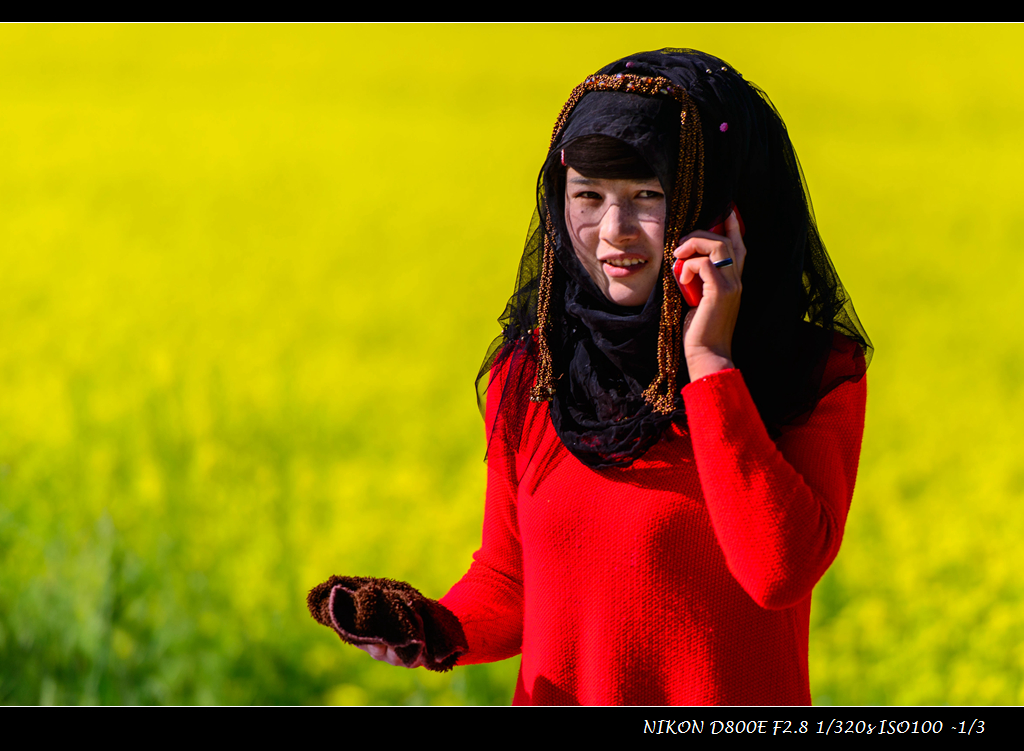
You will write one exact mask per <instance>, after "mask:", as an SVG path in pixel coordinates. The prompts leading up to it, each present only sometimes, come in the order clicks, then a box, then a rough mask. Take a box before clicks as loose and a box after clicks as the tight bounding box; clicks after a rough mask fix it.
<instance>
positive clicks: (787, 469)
mask: <svg viewBox="0 0 1024 751" xmlns="http://www.w3.org/2000/svg"><path fill="white" fill-rule="evenodd" d="M866 394H867V386H866V379H865V378H863V377H861V378H860V379H859V380H857V381H852V382H846V383H844V384H842V385H840V386H839V387H837V388H835V389H834V390H833V391H831V392H830V393H829V394H827V395H826V396H825V397H824V398H823V399H821V401H820V402H819V403H818V405H817V407H815V409H814V411H813V412H812V413H811V416H810V418H809V419H808V421H807V422H806V423H805V424H803V425H798V426H793V427H791V428H789V429H787V430H785V431H784V433H783V435H782V436H781V437H780V438H779V439H778V442H777V443H776V442H774V441H772V439H771V438H770V437H769V435H768V432H767V431H766V430H765V427H764V424H763V423H762V421H761V418H760V416H759V415H758V412H757V408H756V407H755V406H754V402H753V400H752V399H751V397H750V392H749V391H748V390H747V386H746V384H745V383H744V381H743V376H742V375H741V374H740V371H738V370H724V371H721V372H719V373H715V374H713V375H710V376H708V377H707V378H702V379H701V380H699V381H697V382H696V383H691V384H689V385H687V386H686V387H685V388H684V389H683V398H684V401H685V403H686V415H687V421H688V423H689V427H690V434H691V437H692V440H693V451H694V456H695V458H696V463H697V470H698V472H699V473H700V483H701V488H702V490H703V492H704V498H705V501H706V503H707V507H708V512H709V514H710V516H711V522H712V524H713V526H714V529H715V535H716V536H717V538H718V543H719V545H720V546H721V548H722V551H723V553H724V554H725V560H726V563H727V565H728V566H729V570H730V571H731V572H732V575H733V576H734V577H736V580H737V581H738V582H739V583H740V585H741V586H742V587H743V589H744V590H745V591H746V592H747V594H749V595H750V596H751V597H752V598H753V599H754V601H755V602H757V604H758V605H760V606H761V607H764V608H770V609H781V608H787V607H791V606H793V605H795V604H797V603H798V602H800V601H802V600H803V599H804V598H806V597H807V596H808V595H810V593H811V589H812V588H813V587H814V585H815V584H816V583H817V582H818V580H819V579H820V578H821V576H822V574H824V573H825V571H826V569H828V567H829V565H830V564H831V563H832V561H833V559H834V558H835V557H836V554H837V553H838V552H839V545H840V543H841V542H842V539H843V528H844V526H845V524H846V515H847V512H848V510H849V507H850V500H851V498H852V497H853V486H854V482H855V480H856V478H857V463H858V461H859V459H860V446H861V437H862V435H863V432H864V405H865V399H866Z"/></svg>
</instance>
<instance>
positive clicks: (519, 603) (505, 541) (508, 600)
mask: <svg viewBox="0 0 1024 751" xmlns="http://www.w3.org/2000/svg"><path fill="white" fill-rule="evenodd" d="M492 378H497V379H498V380H496V381H492V383H491V385H490V386H489V388H488V399H487V414H486V419H485V425H486V429H487V434H488V436H491V440H490V442H489V445H488V448H487V500H486V505H485V506H484V529H483V541H482V543H481V545H480V549H479V550H478V551H477V552H476V553H474V554H473V563H472V565H471V566H470V568H469V571H468V572H466V575H465V576H463V577H462V579H461V580H459V582H458V583H457V584H456V585H455V586H454V587H452V588H451V590H450V591H449V592H448V594H446V595H445V596H444V597H443V598H442V599H441V603H442V604H444V605H445V606H446V607H448V608H449V609H450V610H451V611H452V612H453V613H455V615H456V616H457V617H458V619H459V622H460V623H461V624H462V628H463V630H464V631H465V634H466V640H467V641H468V643H469V652H468V653H466V654H465V655H463V656H462V657H460V658H459V662H458V664H459V665H471V664H476V663H481V662H495V661H497V660H504V659H506V658H508V657H514V656H515V655H517V654H519V652H520V651H521V649H522V642H523V565H522V555H523V554H522V546H521V544H520V537H519V524H518V519H517V515H516V497H517V488H516V480H515V478H516V466H515V455H514V453H513V452H512V451H511V449H510V448H509V447H508V446H507V445H505V443H504V441H502V440H501V436H503V434H504V433H503V431H501V430H494V429H493V428H494V424H495V420H496V417H497V414H496V412H497V407H498V405H499V403H500V399H499V398H497V397H498V395H499V394H500V393H501V388H502V385H503V384H502V382H501V378H500V374H492Z"/></svg>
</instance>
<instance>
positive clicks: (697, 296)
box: [672, 203, 747, 308]
mask: <svg viewBox="0 0 1024 751" xmlns="http://www.w3.org/2000/svg"><path fill="white" fill-rule="evenodd" d="M733 211H735V212H736V221H738V222H739V224H740V237H743V236H744V235H746V234H747V228H746V227H745V226H744V224H743V217H742V216H740V210H739V207H738V206H736V205H735V204H733V203H730V204H729V206H728V207H727V208H726V210H725V214H724V215H722V216H721V217H719V218H718V219H716V220H715V221H714V222H712V224H711V229H710V230H708V231H709V232H711V233H712V234H715V235H724V234H725V220H726V219H728V218H729V214H730V213H732V212H733ZM691 257H692V256H691ZM684 262H685V261H683V260H682V259H680V260H678V261H676V262H675V263H674V264H673V265H672V274H673V275H674V276H675V278H676V282H677V283H678V281H679V275H680V274H681V273H682V271H683V263H684ZM679 289H680V291H681V292H682V293H683V299H684V300H686V304H687V305H689V306H690V307H691V308H696V307H697V306H698V305H699V304H700V301H701V298H702V297H703V296H704V295H703V289H704V282H702V281H701V278H700V277H699V276H695V277H693V279H691V280H690V281H689V282H687V283H686V284H680V285H679Z"/></svg>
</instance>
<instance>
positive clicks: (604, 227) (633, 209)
mask: <svg viewBox="0 0 1024 751" xmlns="http://www.w3.org/2000/svg"><path fill="white" fill-rule="evenodd" d="M565 225H566V227H568V229H569V236H570V237H571V238H572V246H573V249H574V250H575V251H576V257H577V258H579V260H580V263H582V264H583V268H585V269H586V270H587V273H588V274H590V278H591V279H593V280H594V284H596V285H597V286H598V288H599V289H600V290H601V291H602V292H603V293H604V296H605V297H607V298H608V299H609V300H611V301H612V302H613V303H616V304H617V305H627V306H638V305H643V304H644V303H646V302H647V299H648V298H649V297H650V296H651V292H652V291H653V290H654V285H655V284H657V282H658V272H659V271H660V270H661V259H662V255H663V251H664V245H665V194H664V193H663V192H662V189H661V182H660V181H659V180H658V178H656V177H652V178H649V179H644V180H607V179H600V178H590V177H584V176H583V175H581V174H580V173H579V172H577V171H576V170H574V169H573V168H572V167H569V168H568V173H567V175H566V182H565Z"/></svg>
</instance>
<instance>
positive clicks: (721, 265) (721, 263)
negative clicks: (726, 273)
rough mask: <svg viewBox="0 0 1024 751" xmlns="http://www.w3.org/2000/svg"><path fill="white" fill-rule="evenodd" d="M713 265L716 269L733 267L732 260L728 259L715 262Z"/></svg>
mask: <svg viewBox="0 0 1024 751" xmlns="http://www.w3.org/2000/svg"><path fill="white" fill-rule="evenodd" d="M713 265H714V267H715V268H716V269H724V268H725V267H726V266H732V259H731V258H726V259H724V260H721V261H715V262H714V264H713Z"/></svg>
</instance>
